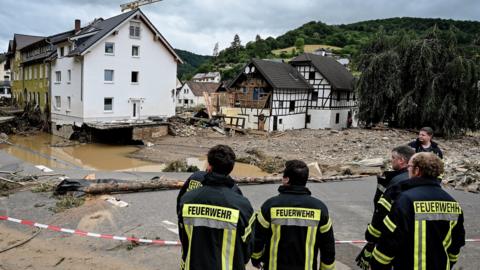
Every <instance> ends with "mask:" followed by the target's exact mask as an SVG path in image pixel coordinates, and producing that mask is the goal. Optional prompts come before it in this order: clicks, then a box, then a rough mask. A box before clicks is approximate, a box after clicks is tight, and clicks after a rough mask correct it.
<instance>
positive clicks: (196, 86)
mask: <svg viewBox="0 0 480 270" xmlns="http://www.w3.org/2000/svg"><path fill="white" fill-rule="evenodd" d="M186 84H187V85H188V87H189V88H190V90H192V93H193V94H194V95H195V96H197V97H200V96H203V92H207V93H209V94H210V93H215V91H217V89H218V87H220V83H213V82H194V81H188V82H186Z"/></svg>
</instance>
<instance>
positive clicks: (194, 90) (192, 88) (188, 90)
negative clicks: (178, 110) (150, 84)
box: [176, 81, 221, 108]
mask: <svg viewBox="0 0 480 270" xmlns="http://www.w3.org/2000/svg"><path fill="white" fill-rule="evenodd" d="M220 85H221V84H220V83H214V82H196V81H187V82H186V83H184V84H183V85H182V87H181V88H179V89H178V91H177V105H176V106H177V107H183V108H195V107H198V106H205V105H206V102H205V94H204V93H206V94H207V95H209V94H211V93H215V92H216V91H217V90H218V88H219V87H220Z"/></svg>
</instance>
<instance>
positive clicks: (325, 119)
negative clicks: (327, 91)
mask: <svg viewBox="0 0 480 270" xmlns="http://www.w3.org/2000/svg"><path fill="white" fill-rule="evenodd" d="M308 114H309V115H310V123H309V124H307V127H308V128H312V129H320V128H329V127H330V120H331V114H332V112H331V111H330V110H312V109H309V110H308ZM334 120H335V119H334Z"/></svg>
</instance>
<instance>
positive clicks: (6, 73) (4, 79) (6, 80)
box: [0, 54, 12, 98]
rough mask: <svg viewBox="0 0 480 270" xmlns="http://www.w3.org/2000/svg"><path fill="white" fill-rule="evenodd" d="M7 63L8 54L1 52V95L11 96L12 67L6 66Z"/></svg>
mask: <svg viewBox="0 0 480 270" xmlns="http://www.w3.org/2000/svg"><path fill="white" fill-rule="evenodd" d="M6 63H7V57H6V55H5V54H0V97H5V98H11V97H12V90H11V85H10V79H11V78H10V69H7V68H5V67H6V66H7V65H6Z"/></svg>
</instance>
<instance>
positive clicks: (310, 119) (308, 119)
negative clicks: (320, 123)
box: [306, 114, 312, 124]
mask: <svg viewBox="0 0 480 270" xmlns="http://www.w3.org/2000/svg"><path fill="white" fill-rule="evenodd" d="M311 121H312V116H311V115H310V114H307V119H306V122H307V124H310V122H311Z"/></svg>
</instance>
